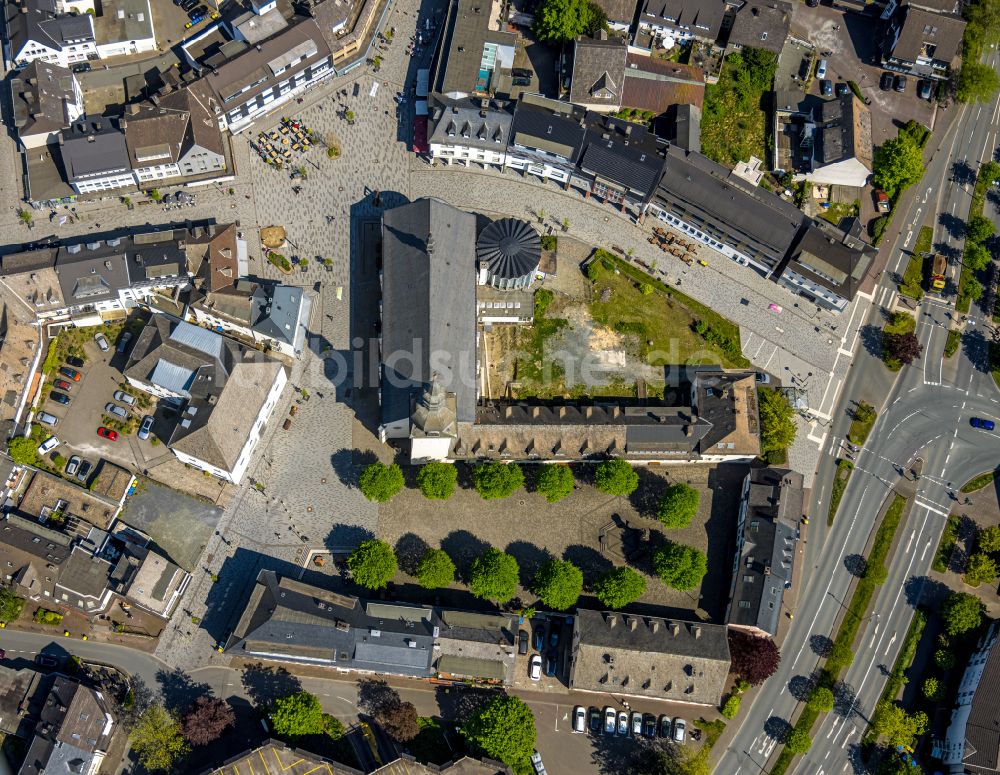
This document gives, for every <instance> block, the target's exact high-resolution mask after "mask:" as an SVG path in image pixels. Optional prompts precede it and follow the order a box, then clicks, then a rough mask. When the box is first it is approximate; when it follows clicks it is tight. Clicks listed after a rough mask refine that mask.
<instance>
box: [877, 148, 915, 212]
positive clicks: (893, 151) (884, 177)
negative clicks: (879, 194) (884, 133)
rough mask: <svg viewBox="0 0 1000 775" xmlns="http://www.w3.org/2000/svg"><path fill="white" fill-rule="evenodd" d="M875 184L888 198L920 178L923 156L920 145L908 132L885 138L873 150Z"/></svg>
mask: <svg viewBox="0 0 1000 775" xmlns="http://www.w3.org/2000/svg"><path fill="white" fill-rule="evenodd" d="M873 166H874V168H875V184H876V185H877V186H878V187H879V188H881V189H882V190H883V191H885V193H887V194H888V195H889V197H890V198H892V197H894V196H896V194H898V193H899V192H900V191H902V190H904V189H905V188H907V187H908V186H910V185H912V184H914V183H916V182H917V181H918V180H920V177H921V176H922V175H923V174H924V158H923V152H922V151H921V149H920V146H919V145H917V142H916V140H914V139H913V138H912V137H911V136H910V135H908V134H900V135H898V136H896V137H894V138H892V139H890V140H886V141H885V142H884V143H882V145H880V146H879V147H878V149H876V151H875V158H874V162H873Z"/></svg>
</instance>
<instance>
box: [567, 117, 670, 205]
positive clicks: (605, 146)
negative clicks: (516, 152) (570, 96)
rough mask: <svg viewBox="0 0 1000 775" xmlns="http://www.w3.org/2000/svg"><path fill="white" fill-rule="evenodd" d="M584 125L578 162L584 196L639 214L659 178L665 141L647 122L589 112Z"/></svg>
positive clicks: (651, 194)
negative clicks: (584, 135)
mask: <svg viewBox="0 0 1000 775" xmlns="http://www.w3.org/2000/svg"><path fill="white" fill-rule="evenodd" d="M585 126H586V130H587V133H586V137H585V145H584V150H583V154H582V156H581V157H580V161H579V164H578V165H577V166H578V175H579V177H581V178H583V180H584V181H585V184H584V194H585V196H586V197H588V198H589V197H590V196H595V197H597V198H598V199H600V200H601V201H602V202H605V203H607V204H610V205H611V206H613V207H616V208H618V209H619V210H621V211H622V212H625V211H626V210H628V211H631V212H632V213H633V214H634V215H635V216H636V217H638V216H639V215H641V214H642V212H643V211H644V209H645V207H646V204H647V203H648V202H649V200H650V198H651V197H652V196H653V191H654V190H655V189H656V184H657V182H658V181H659V179H660V175H661V172H662V170H663V152H664V144H663V143H662V142H661V141H659V140H658V139H657V138H656V136H655V135H654V134H653V133H652V132H650V131H649V130H648V129H647V128H646V127H645V126H643V125H641V124H633V123H631V122H629V121H625V120H623V119H620V118H614V117H613V116H606V115H601V114H599V113H587V116H586V119H585ZM574 183H575V181H574Z"/></svg>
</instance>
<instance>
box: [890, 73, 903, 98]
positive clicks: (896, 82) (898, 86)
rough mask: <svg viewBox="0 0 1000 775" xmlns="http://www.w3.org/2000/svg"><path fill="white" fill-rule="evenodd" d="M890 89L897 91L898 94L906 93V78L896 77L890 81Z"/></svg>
mask: <svg viewBox="0 0 1000 775" xmlns="http://www.w3.org/2000/svg"><path fill="white" fill-rule="evenodd" d="M892 88H893V90H894V91H898V92H899V93H900V94H902V93H903V92H905V91H906V76H905V75H897V76H896V77H895V78H893V79H892Z"/></svg>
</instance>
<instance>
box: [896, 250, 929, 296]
mask: <svg viewBox="0 0 1000 775" xmlns="http://www.w3.org/2000/svg"><path fill="white" fill-rule="evenodd" d="M899 292H900V293H901V294H902V295H903V296H908V297H909V298H911V299H916V300H917V301H920V300H921V299H922V298H924V257H923V256H919V255H918V256H913V257H912V258H911V259H910V263H908V264H907V265H906V272H904V273H903V282H901V283H900V284H899Z"/></svg>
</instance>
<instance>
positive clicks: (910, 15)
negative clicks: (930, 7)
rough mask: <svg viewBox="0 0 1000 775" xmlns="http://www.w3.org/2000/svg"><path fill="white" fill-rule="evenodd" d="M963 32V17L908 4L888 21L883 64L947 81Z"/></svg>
mask: <svg viewBox="0 0 1000 775" xmlns="http://www.w3.org/2000/svg"><path fill="white" fill-rule="evenodd" d="M964 34H965V20H964V19H962V17H961V16H957V15H952V14H945V13H935V12H933V11H927V10H924V9H923V8H918V7H917V6H914V5H905V6H903V7H902V8H901V9H900V10H899V11H897V12H896V15H895V16H894V17H893V18H892V20H891V21H890V22H889V27H888V31H887V33H886V38H885V41H884V43H883V47H882V64H883V66H884V67H886V68H888V69H890V70H896V71H898V72H901V73H906V74H907V75H912V76H914V77H916V78H932V79H935V80H939V81H943V80H947V79H948V77H949V76H950V73H951V66H952V63H953V62H954V61H955V58H956V57H957V56H958V55H959V52H960V51H961V48H962V36H963V35H964Z"/></svg>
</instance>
